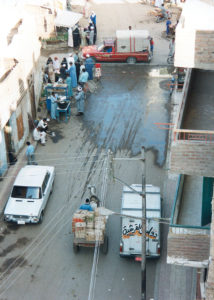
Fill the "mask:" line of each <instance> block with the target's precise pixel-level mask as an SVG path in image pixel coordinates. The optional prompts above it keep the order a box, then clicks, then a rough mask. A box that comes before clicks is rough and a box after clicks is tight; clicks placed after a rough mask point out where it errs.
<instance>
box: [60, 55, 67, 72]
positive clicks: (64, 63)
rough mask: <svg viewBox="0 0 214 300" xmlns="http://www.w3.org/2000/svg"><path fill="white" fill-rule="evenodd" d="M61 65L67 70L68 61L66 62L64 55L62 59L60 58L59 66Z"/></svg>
mask: <svg viewBox="0 0 214 300" xmlns="http://www.w3.org/2000/svg"><path fill="white" fill-rule="evenodd" d="M62 65H65V68H66V70H67V68H68V62H67V59H66V57H63V60H62V62H61V66H62Z"/></svg>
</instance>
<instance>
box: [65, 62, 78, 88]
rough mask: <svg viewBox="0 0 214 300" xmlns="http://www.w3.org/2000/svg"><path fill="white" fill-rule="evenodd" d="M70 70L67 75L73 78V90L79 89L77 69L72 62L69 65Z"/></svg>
mask: <svg viewBox="0 0 214 300" xmlns="http://www.w3.org/2000/svg"><path fill="white" fill-rule="evenodd" d="M69 65H70V68H69V69H68V70H67V73H68V74H69V75H70V77H71V83H72V88H75V87H77V75H76V67H75V64H73V63H72V62H70V63H69Z"/></svg>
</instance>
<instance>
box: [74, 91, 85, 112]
mask: <svg viewBox="0 0 214 300" xmlns="http://www.w3.org/2000/svg"><path fill="white" fill-rule="evenodd" d="M75 99H76V104H77V114H76V116H81V115H83V114H84V104H85V94H84V92H83V90H82V87H81V86H78V88H77V94H76V96H75Z"/></svg>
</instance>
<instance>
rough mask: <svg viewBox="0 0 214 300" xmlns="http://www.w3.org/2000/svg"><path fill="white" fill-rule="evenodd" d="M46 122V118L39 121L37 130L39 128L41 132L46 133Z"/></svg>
mask: <svg viewBox="0 0 214 300" xmlns="http://www.w3.org/2000/svg"><path fill="white" fill-rule="evenodd" d="M48 120H49V119H48ZM48 120H47V118H43V119H41V120H40V121H39V123H38V125H37V128H40V130H41V131H45V132H47V130H48Z"/></svg>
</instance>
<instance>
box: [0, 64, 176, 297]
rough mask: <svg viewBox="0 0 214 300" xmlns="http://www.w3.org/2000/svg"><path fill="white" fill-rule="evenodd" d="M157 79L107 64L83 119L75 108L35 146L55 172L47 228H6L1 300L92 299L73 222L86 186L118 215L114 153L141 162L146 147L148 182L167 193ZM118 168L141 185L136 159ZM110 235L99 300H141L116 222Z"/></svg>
mask: <svg viewBox="0 0 214 300" xmlns="http://www.w3.org/2000/svg"><path fill="white" fill-rule="evenodd" d="M152 74H153V76H152ZM154 74H157V69H153V68H152V67H148V66H142V65H140V66H127V65H125V64H124V65H121V66H115V67H112V66H108V65H107V66H105V67H104V69H103V79H102V82H101V84H100V85H99V87H98V89H97V91H96V94H94V95H91V96H90V97H89V98H88V100H87V103H86V112H85V116H84V117H75V112H76V111H75V108H73V110H72V116H71V119H70V120H69V122H68V123H67V124H65V123H59V124H54V123H53V124H51V126H52V128H54V130H55V132H56V137H55V138H53V139H49V141H48V143H47V145H46V147H41V146H38V148H37V161H38V162H39V163H40V164H43V165H54V166H55V167H56V180H55V186H54V192H53V194H52V196H51V197H50V199H49V203H48V206H47V209H46V212H45V217H44V221H43V224H41V225H36V226H32V225H29V226H23V227H17V226H14V225H7V226H6V225H5V224H3V223H2V224H1V227H2V231H3V232H4V235H2V236H1V240H0V248H1V250H0V256H1V265H0V271H1V275H0V291H1V292H0V299H2V300H3V299H10V300H13V299H16V300H17V299H23V300H28V299H35V300H37V299H63V300H65V299H76V300H77V299H78V300H85V299H87V297H88V291H89V284H90V277H91V268H92V262H93V250H92V249H89V250H88V249H81V251H80V253H78V254H74V253H73V250H72V234H71V216H72V213H73V212H74V210H75V209H77V208H78V207H79V205H80V203H81V201H83V200H81V199H85V197H87V196H88V191H87V184H88V183H90V184H96V186H97V192H98V195H99V196H100V197H101V198H103V199H105V203H106V207H108V208H110V209H112V210H114V211H117V212H119V211H120V204H121V193H122V186H121V184H120V183H118V182H114V181H113V180H112V179H111V177H110V176H109V180H108V181H105V171H106V163H107V161H106V159H107V156H106V153H107V150H108V149H109V148H110V149H111V150H112V151H113V152H114V156H115V158H140V148H141V146H142V145H144V146H145V147H146V148H147V149H148V151H147V153H146V160H147V167H146V169H147V182H148V183H151V184H154V185H158V186H160V187H161V189H163V185H164V175H165V171H164V169H163V166H164V160H165V151H166V141H167V131H165V130H160V129H158V128H157V126H156V125H154V122H168V120H169V107H170V106H169V100H170V99H169V93H168V90H167V88H166V82H167V80H166V78H165V79H164V78H161V77H155V76H154ZM113 170H114V174H115V175H116V176H118V177H120V178H121V179H123V180H124V181H126V182H127V183H129V184H132V183H140V182H141V164H140V162H139V161H137V160H129V161H124V160H115V162H114V168H113ZM108 235H109V252H108V254H107V255H106V256H104V255H103V254H100V256H99V261H98V265H97V276H96V285H95V290H94V299H96V300H101V299H102V300H107V299H119V300H125V299H134V300H135V299H136V300H137V299H140V264H138V263H136V262H134V261H132V260H129V259H122V258H120V257H119V239H120V219H119V218H118V217H110V219H109V226H108ZM165 237H166V232H165ZM162 263H163V265H164V264H165V262H164V261H163V262H162ZM156 266H157V261H155V260H152V261H148V263H147V278H148V280H147V288H148V299H150V298H151V297H153V295H154V285H155V280H156V279H155V278H156V277H157V276H158V275H157V274H156ZM165 300H167V299H165Z"/></svg>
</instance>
